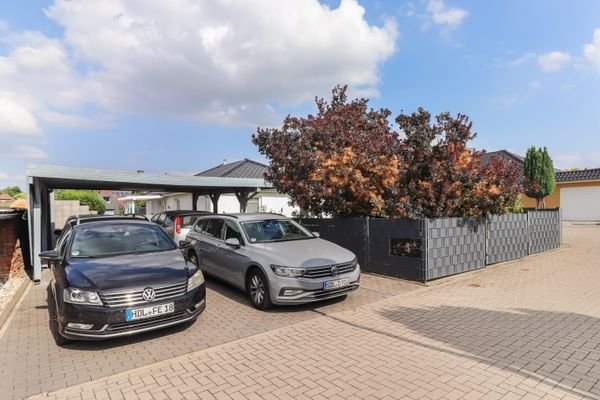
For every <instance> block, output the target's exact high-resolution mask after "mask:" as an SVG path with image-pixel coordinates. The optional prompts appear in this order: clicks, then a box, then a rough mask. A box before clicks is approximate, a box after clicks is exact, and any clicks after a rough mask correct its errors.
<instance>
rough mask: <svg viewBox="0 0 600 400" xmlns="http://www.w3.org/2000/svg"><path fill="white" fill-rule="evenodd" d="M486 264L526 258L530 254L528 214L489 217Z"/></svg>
mask: <svg viewBox="0 0 600 400" xmlns="http://www.w3.org/2000/svg"><path fill="white" fill-rule="evenodd" d="M486 222H487V243H486V255H487V258H486V264H495V263H499V262H503V261H509V260H514V259H517V258H523V257H526V256H527V254H529V253H528V248H527V247H528V246H527V245H528V233H527V214H525V213H522V214H505V215H489V216H488V217H487V221H486Z"/></svg>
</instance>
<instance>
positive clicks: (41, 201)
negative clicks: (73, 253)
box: [29, 178, 50, 284]
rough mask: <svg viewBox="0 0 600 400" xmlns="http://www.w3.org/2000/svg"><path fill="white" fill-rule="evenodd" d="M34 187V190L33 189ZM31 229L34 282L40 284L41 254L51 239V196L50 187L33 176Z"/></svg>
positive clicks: (30, 200) (30, 201)
mask: <svg viewBox="0 0 600 400" xmlns="http://www.w3.org/2000/svg"><path fill="white" fill-rule="evenodd" d="M31 189H33V190H31ZM29 206H30V210H31V215H30V216H29V218H30V221H29V229H30V230H31V234H30V235H31V236H30V237H31V239H32V242H33V243H31V260H32V262H33V282H34V283H36V284H39V283H40V281H41V280H42V261H41V260H40V257H39V254H40V253H41V252H42V251H45V250H48V247H49V245H48V243H49V239H50V232H49V230H50V196H49V193H48V188H47V187H46V185H45V184H43V183H42V182H40V181H39V180H38V179H36V178H33V184H32V185H30V199H29Z"/></svg>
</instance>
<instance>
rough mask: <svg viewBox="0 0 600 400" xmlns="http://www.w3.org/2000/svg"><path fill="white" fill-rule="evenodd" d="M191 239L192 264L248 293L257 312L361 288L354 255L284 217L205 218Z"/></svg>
mask: <svg viewBox="0 0 600 400" xmlns="http://www.w3.org/2000/svg"><path fill="white" fill-rule="evenodd" d="M187 241H189V244H187V247H186V248H185V250H184V251H185V254H186V255H187V257H188V259H189V260H190V261H191V262H193V263H195V264H196V265H197V266H199V267H200V269H202V271H204V272H206V273H207V274H208V275H212V276H215V277H217V278H220V279H222V280H224V281H226V282H229V283H231V284H233V285H235V286H237V287H238V288H240V289H243V290H245V291H246V292H247V293H248V297H249V298H250V301H251V302H252V305H253V306H254V307H256V308H258V309H266V308H269V307H270V306H271V305H272V304H300V303H306V302H311V301H317V300H322V299H329V298H333V297H338V296H344V295H346V294H347V293H349V292H351V291H354V290H356V289H358V287H359V281H360V267H359V265H358V263H357V261H356V256H355V255H354V253H352V252H351V251H349V250H346V249H344V248H343V247H340V246H338V245H336V244H334V243H331V242H328V241H327V240H324V239H321V238H319V237H318V234H315V233H312V232H310V231H308V230H307V229H306V228H304V227H303V226H302V225H300V224H298V223H297V222H295V221H294V220H292V219H290V218H286V217H284V216H282V215H277V214H233V215H230V214H222V215H218V214H213V215H207V216H202V217H199V218H198V220H197V221H196V223H195V224H194V226H193V228H192V229H191V230H190V232H189V233H188V235H187Z"/></svg>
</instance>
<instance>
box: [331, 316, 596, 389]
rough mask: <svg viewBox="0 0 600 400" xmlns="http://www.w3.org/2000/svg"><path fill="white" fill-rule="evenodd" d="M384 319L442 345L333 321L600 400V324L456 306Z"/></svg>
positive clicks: (591, 320) (585, 319)
mask: <svg viewBox="0 0 600 400" xmlns="http://www.w3.org/2000/svg"><path fill="white" fill-rule="evenodd" d="M379 314H380V315H382V316H383V317H385V318H386V319H388V320H389V321H392V322H395V323H397V324H399V325H402V326H404V327H406V328H408V329H410V330H412V331H414V332H415V333H417V334H418V335H420V336H422V337H425V338H428V339H432V340H434V341H436V342H439V343H441V344H442V345H441V346H438V345H436V344H435V343H432V342H431V341H426V342H421V341H419V340H418V339H415V338H414V336H411V337H408V336H401V335H397V334H394V333H392V332H388V331H385V330H379V329H373V328H371V327H369V326H364V325H361V324H357V323H354V322H350V321H345V320H343V319H340V318H336V317H331V316H329V318H334V319H336V320H337V321H340V322H343V323H345V324H349V325H351V326H353V327H356V328H360V329H365V330H368V331H370V332H374V333H377V334H381V335H385V336H387V337H390V338H393V339H396V340H400V341H404V342H409V343H412V344H416V345H419V346H422V347H426V348H429V349H432V350H435V351H439V352H444V353H447V354H451V355H454V356H457V357H461V358H468V359H469V360H471V361H475V362H482V363H486V364H488V365H493V366H494V367H497V368H499V369H504V370H506V371H509V372H511V373H513V374H519V375H521V376H523V377H526V378H531V379H535V380H537V381H540V382H541V381H546V382H547V383H549V384H551V385H552V384H554V385H556V386H557V387H558V388H561V389H562V390H563V391H565V392H567V393H571V394H574V395H578V396H584V397H588V398H589V397H592V398H600V396H599V395H600V363H599V360H600V319H598V318H595V317H591V316H587V315H582V314H576V313H569V312H551V311H539V310H527V309H516V310H514V311H510V312H509V311H497V310H483V309H478V308H469V307H452V306H440V307H432V308H409V307H398V308H392V309H384V310H380V311H379ZM448 346H449V347H450V348H448ZM453 349H455V350H453ZM465 353H466V354H465Z"/></svg>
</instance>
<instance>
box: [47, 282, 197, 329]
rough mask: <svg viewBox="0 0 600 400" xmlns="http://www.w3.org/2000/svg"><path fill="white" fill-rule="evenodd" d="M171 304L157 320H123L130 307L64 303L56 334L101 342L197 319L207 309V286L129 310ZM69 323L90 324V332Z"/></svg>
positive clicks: (154, 318)
mask: <svg viewBox="0 0 600 400" xmlns="http://www.w3.org/2000/svg"><path fill="white" fill-rule="evenodd" d="M165 303H174V311H173V312H172V313H169V314H164V315H161V316H157V317H152V318H146V319H139V320H134V321H126V319H125V314H126V310H127V308H129V307H125V306H124V307H118V308H117V307H115V308H112V307H105V306H90V305H79V304H70V303H63V304H62V306H61V310H60V312H59V316H58V321H59V326H60V332H59V334H60V335H61V336H63V337H65V338H67V339H72V340H103V339H111V338H116V337H122V336H129V335H135V334H138V333H142V332H149V331H153V330H156V329H162V328H166V327H169V326H174V325H178V324H182V323H185V322H188V321H193V320H194V319H196V318H197V317H198V316H199V315H200V313H202V311H204V309H205V308H206V286H205V284H202V285H201V286H199V287H198V288H196V289H194V290H192V291H190V292H188V293H186V294H184V295H182V296H178V297H174V298H171V299H168V300H163V301H159V302H156V303H148V304H145V305H137V306H134V307H131V308H138V307H148V306H153V305H157V304H165ZM69 323H79V324H91V325H93V326H92V328H90V329H85V330H84V329H75V328H72V327H68V324H69Z"/></svg>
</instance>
